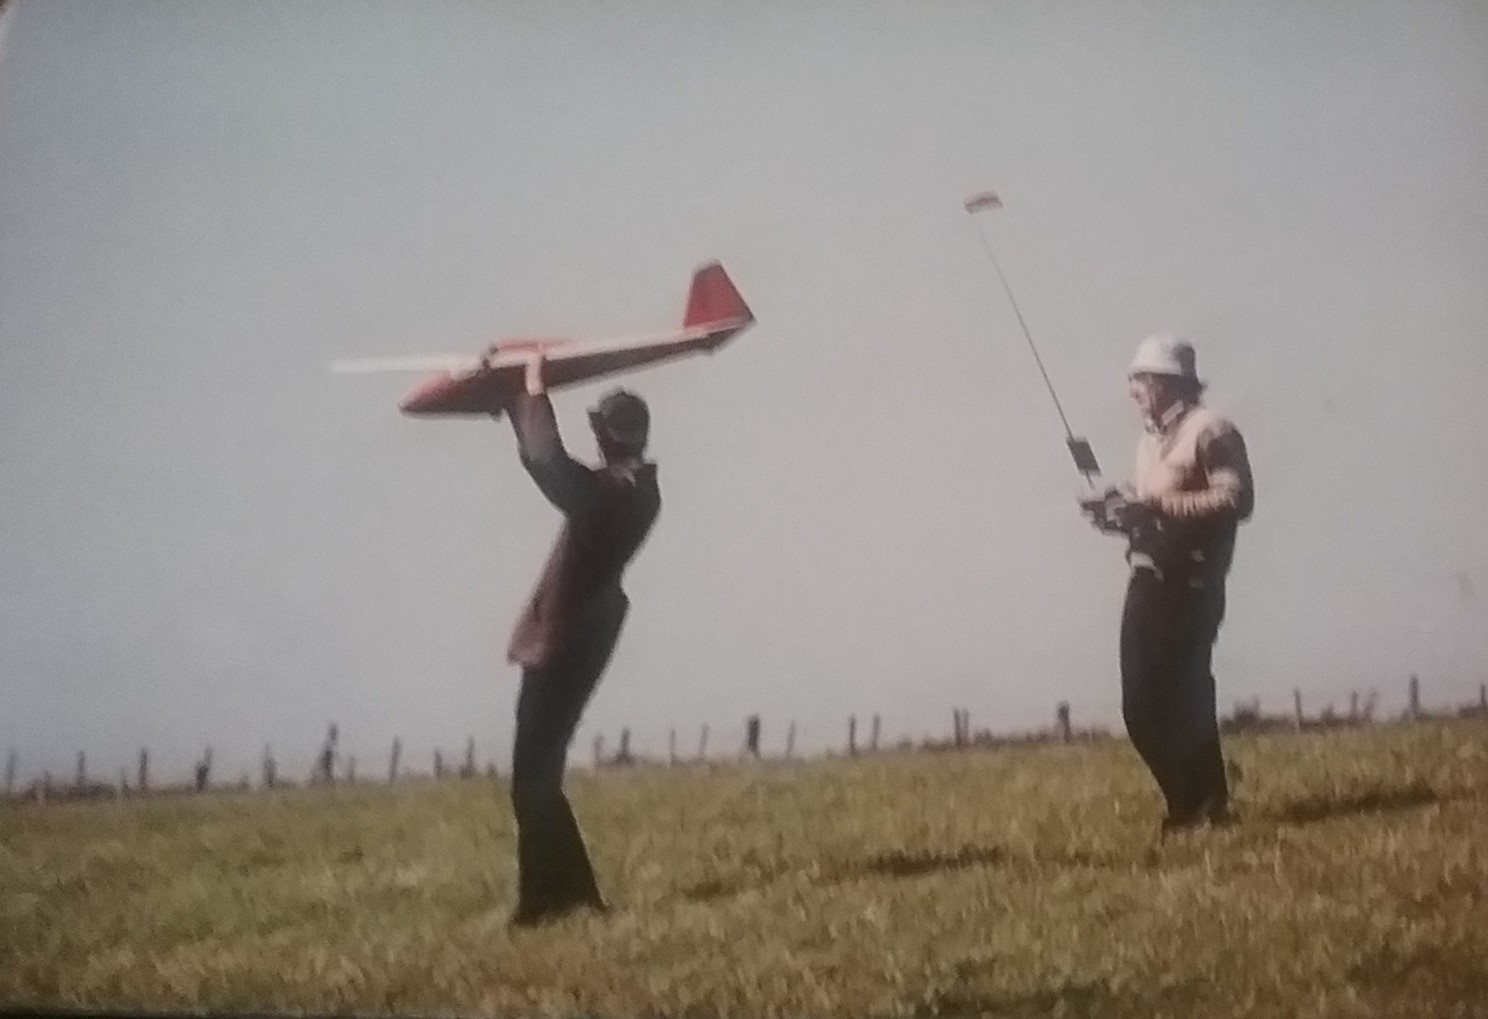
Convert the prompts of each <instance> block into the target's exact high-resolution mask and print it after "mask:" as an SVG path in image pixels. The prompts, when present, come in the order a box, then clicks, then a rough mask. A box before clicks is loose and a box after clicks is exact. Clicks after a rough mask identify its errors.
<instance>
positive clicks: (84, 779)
mask: <svg viewBox="0 0 1488 1019" xmlns="http://www.w3.org/2000/svg"><path fill="white" fill-rule="evenodd" d="M73 784H74V787H75V788H77V789H81V788H83V787H84V786H86V785H87V784H88V755H87V754H85V753H83V751H81V750H79V751H78V756H77V779H76V780H75V782H74V783H73Z"/></svg>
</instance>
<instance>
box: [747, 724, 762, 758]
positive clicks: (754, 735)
mask: <svg viewBox="0 0 1488 1019" xmlns="http://www.w3.org/2000/svg"><path fill="white" fill-rule="evenodd" d="M759 744H760V716H759V715H750V716H749V717H748V718H746V719H745V720H744V752H745V753H746V754H748V755H749V756H750V757H753V758H754V759H755V760H759Z"/></svg>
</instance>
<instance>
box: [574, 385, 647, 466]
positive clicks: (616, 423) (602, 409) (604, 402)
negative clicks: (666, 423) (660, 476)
mask: <svg viewBox="0 0 1488 1019" xmlns="http://www.w3.org/2000/svg"><path fill="white" fill-rule="evenodd" d="M589 426H590V427H591V428H593V429H594V436H595V438H596V439H598V440H599V445H600V449H602V450H603V451H604V452H605V453H606V454H607V455H609V454H618V455H620V456H640V455H641V453H642V452H643V451H644V450H645V448H646V438H647V436H648V435H649V434H650V430H651V412H650V410H648V409H647V407H646V401H645V400H642V399H641V398H640V397H639V396H637V395H636V394H635V393H632V392H631V391H630V390H628V389H614V390H611V391H610V392H608V393H606V394H605V395H604V397H603V398H602V399H601V400H600V401H599V403H598V404H597V405H596V406H595V407H594V409H593V410H591V411H590V412H589Z"/></svg>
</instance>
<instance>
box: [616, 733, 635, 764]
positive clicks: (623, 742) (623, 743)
mask: <svg viewBox="0 0 1488 1019" xmlns="http://www.w3.org/2000/svg"><path fill="white" fill-rule="evenodd" d="M615 763H616V764H629V763H631V757H630V729H629V728H624V729H621V730H620V749H619V750H618V751H616V753H615Z"/></svg>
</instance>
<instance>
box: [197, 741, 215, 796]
mask: <svg viewBox="0 0 1488 1019" xmlns="http://www.w3.org/2000/svg"><path fill="white" fill-rule="evenodd" d="M211 779H212V748H211V747H207V749H206V752H205V753H203V754H202V757H201V760H200V761H197V762H196V791H197V792H199V793H202V792H206V791H207V785H208V783H209V782H210V781H211Z"/></svg>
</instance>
